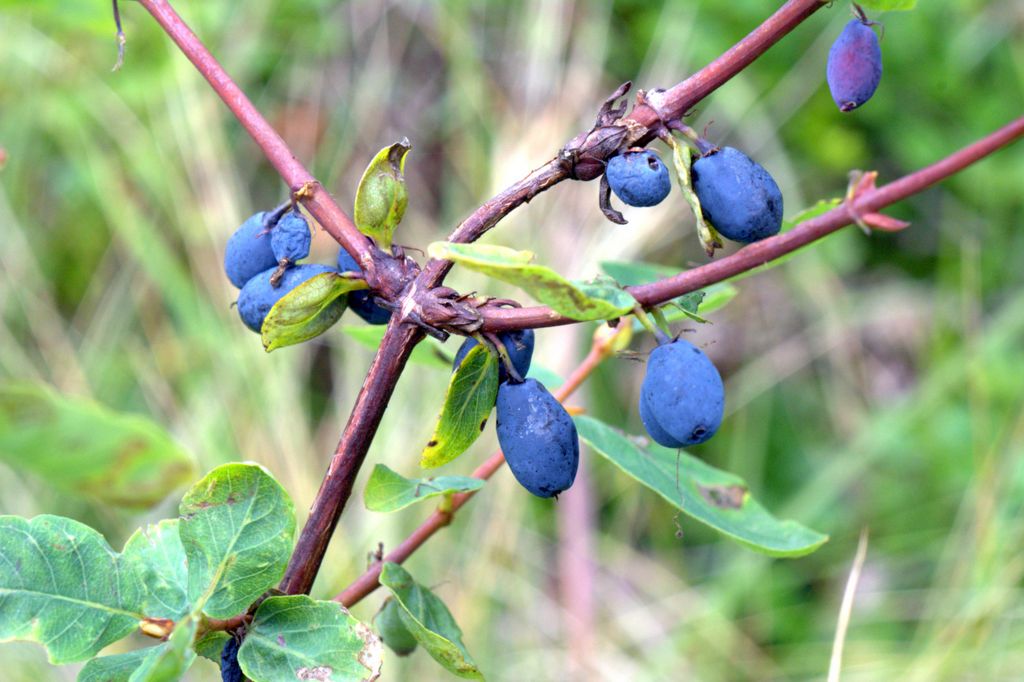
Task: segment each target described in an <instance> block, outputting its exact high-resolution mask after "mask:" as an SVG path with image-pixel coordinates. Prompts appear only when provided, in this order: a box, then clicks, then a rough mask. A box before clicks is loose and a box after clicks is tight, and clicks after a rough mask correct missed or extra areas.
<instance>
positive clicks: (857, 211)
mask: <svg viewBox="0 0 1024 682" xmlns="http://www.w3.org/2000/svg"><path fill="white" fill-rule="evenodd" d="M1022 135H1024V117H1021V118H1018V119H1017V120H1015V121H1013V122H1011V123H1009V124H1007V125H1005V126H1003V127H1002V128H1000V129H999V130H997V131H995V132H993V133H991V134H989V135H986V136H985V137H983V138H982V139H980V140H978V141H977V142H975V143H973V144H971V145H968V146H967V147H964V148H963V149H960V150H959V151H956V152H954V153H953V154H950V155H949V156H947V157H946V158H944V159H941V160H939V161H936V162H935V163H933V164H931V165H930V166H926V167H925V168H922V169H921V170H919V171H916V172H914V173H910V174H909V175H905V176H903V177H902V178H900V179H899V180H896V181H894V182H890V183H889V184H888V185H883V186H882V187H879V188H877V189H874V190H868V191H865V192H863V193H862V194H861V195H860V196H859V197H858V198H857V199H856V201H855V202H854V203H853V204H852V205H850V204H847V203H844V204H842V205H840V206H837V207H836V208H834V209H832V210H831V211H829V212H827V213H823V214H822V215H820V216H818V217H816V218H812V219H810V220H807V221H804V222H802V223H800V224H799V225H797V226H796V227H794V228H793V229H792V230H790V231H788V232H784V233H782V234H778V235H775V236H774V237H769V238H768V239H764V240H762V241H759V242H756V243H754V244H751V245H750V246H746V247H744V248H742V249H740V250H739V251H737V252H736V253H734V254H732V255H730V256H726V257H725V258H722V259H721V260H717V261H714V262H711V263H708V264H706V265H702V266H700V267H697V268H693V269H692V270H687V271H685V272H681V273H679V274H678V275H675V276H673V277H668V278H666V279H662V280H659V281H657V282H653V283H651V284H644V285H641V286H635V287H627V290H628V291H629V292H630V293H631V294H633V296H634V298H636V300H637V301H639V302H640V304H641V305H642V306H644V307H650V306H654V305H659V304H661V303H665V302H667V301H670V300H672V299H673V298H676V297H678V296H682V295H683V294H687V293H690V292H692V291H697V290H698V289H703V288H704V287H706V286H710V285H712V284H715V283H717V282H722V281H724V280H727V279H729V278H730V277H735V276H736V275H739V274H741V273H744V272H747V271H748V270H754V269H756V268H758V267H760V266H762V265H764V264H765V263H768V262H770V261H773V260H775V259H777V258H781V257H782V256H785V255H786V254H789V253H792V252H793V251H796V250H797V249H799V248H801V247H804V246H807V245H808V244H810V243H811V242H813V241H816V240H818V239H821V238H822V237H825V236H826V235H829V234H832V233H833V232H836V231H837V230H840V229H842V228H843V227H846V226H847V225H851V224H853V223H854V222H855V218H856V216H858V215H863V214H867V213H875V212H878V211H880V210H882V209H883V208H885V207H886V206H889V205H890V204H893V203H895V202H897V201H900V200H902V199H906V198H907V197H909V196H912V195H914V194H918V193H920V192H922V191H924V190H925V189H927V188H928V187H931V186H932V185H934V184H935V183H937V182H940V181H942V180H945V179H946V178H948V177H949V176H951V175H954V174H956V173H958V172H959V171H961V170H963V169H964V168H966V167H968V166H970V165H971V164H973V163H976V162H977V161H979V160H981V159H983V158H985V157H986V156H988V155H990V154H992V153H994V152H996V151H998V150H999V149H1001V148H1003V147H1005V146H1006V145H1008V144H1010V143H1012V142H1014V141H1015V140H1017V139H1019V138H1020V137H1021V136H1022ZM483 315H484V327H483V328H484V329H486V330H487V331H494V332H501V331H509V330H513V329H523V328H527V327H529V328H537V327H554V326H557V325H562V324H571V323H573V322H574V320H571V319H569V318H567V317H563V316H561V315H559V314H557V313H555V312H554V311H553V310H551V309H550V308H545V307H542V306H538V307H530V308H501V309H493V310H486V311H484V313H483Z"/></svg>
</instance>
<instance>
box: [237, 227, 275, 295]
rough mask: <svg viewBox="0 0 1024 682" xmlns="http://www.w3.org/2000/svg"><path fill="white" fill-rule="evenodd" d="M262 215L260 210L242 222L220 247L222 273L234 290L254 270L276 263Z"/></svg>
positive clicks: (258, 271)
mask: <svg viewBox="0 0 1024 682" xmlns="http://www.w3.org/2000/svg"><path fill="white" fill-rule="evenodd" d="M266 215H267V214H266V213H265V212H262V211H261V212H260V213H257V214H256V215H254V216H252V217H250V218H249V219H248V220H246V221H245V222H244V223H242V226H241V227H239V228H238V229H237V230H235V233H234V234H233V235H231V238H230V239H228V244H227V247H225V249H224V272H226V273H227V276H228V279H229V280H231V283H232V284H234V285H235V287H236V288H238V289H241V288H242V287H243V286H245V283H246V282H248V281H249V280H250V279H252V278H253V277H254V276H256V275H257V274H258V273H261V272H263V271H264V270H266V269H267V268H272V267H274V266H275V265H277V258H276V257H274V251H273V249H272V248H271V246H270V235H269V234H267V233H266V228H265V227H264V225H263V220H264V219H265V218H266Z"/></svg>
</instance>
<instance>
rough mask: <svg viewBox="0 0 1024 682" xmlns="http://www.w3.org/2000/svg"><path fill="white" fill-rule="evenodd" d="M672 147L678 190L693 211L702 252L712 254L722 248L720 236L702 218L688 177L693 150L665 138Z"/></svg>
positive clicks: (697, 200) (673, 139)
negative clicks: (702, 248)
mask: <svg viewBox="0 0 1024 682" xmlns="http://www.w3.org/2000/svg"><path fill="white" fill-rule="evenodd" d="M666 141H667V142H668V143H669V146H670V147H672V163H673V165H674V166H675V169H676V180H678V181H679V190H680V191H681V192H682V193H683V198H685V199H686V203H688V204H689V205H690V210H692V211H693V219H694V222H696V224H697V236H698V237H699V238H700V243H701V246H703V247H704V252H705V253H706V254H708V255H709V256H712V255H714V253H715V249H720V248H722V236H721V235H720V234H718V232H717V231H716V230H715V228H713V227H712V226H711V223H709V222H708V221H707V220H705V219H704V211H703V210H702V209H701V207H700V199H698V198H697V193H696V192H694V191H693V182H692V180H691V177H690V166H691V164H692V162H693V150H692V149H691V148H690V147H689V145H686V144H683V143H681V142H679V140H677V139H676V138H674V137H669V138H668V139H667V140H666Z"/></svg>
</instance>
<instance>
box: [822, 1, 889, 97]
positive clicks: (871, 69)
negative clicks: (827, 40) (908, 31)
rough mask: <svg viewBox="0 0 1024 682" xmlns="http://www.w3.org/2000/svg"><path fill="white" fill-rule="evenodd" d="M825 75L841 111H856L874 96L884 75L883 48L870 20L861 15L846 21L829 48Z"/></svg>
mask: <svg viewBox="0 0 1024 682" xmlns="http://www.w3.org/2000/svg"><path fill="white" fill-rule="evenodd" d="M825 75H826V78H827V80H828V89H829V90H830V91H831V92H832V99H833V100H835V103H836V106H838V107H839V110H840V111H853V110H854V109H856V108H857V107H859V106H861V105H862V104H864V103H865V102H867V101H868V100H869V99H871V96H872V95H873V94H875V90H876V89H877V88H878V82H879V81H880V80H881V79H882V48H881V47H880V46H879V44H878V35H877V34H876V33H875V32H874V31H873V30H871V27H870V26H869V25H868V24H866V23H864V22H863V21H861V20H860V19H851V20H850V23H848V24H846V28H844V29H843V32H842V33H840V34H839V37H838V38H836V42H834V43H832V49H831V50H829V52H828V67H827V68H826V70H825Z"/></svg>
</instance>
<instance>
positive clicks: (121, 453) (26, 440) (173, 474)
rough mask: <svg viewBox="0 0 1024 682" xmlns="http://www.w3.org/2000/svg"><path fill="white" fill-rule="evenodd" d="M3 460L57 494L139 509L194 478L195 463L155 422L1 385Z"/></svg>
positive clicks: (37, 389)
mask: <svg viewBox="0 0 1024 682" xmlns="http://www.w3.org/2000/svg"><path fill="white" fill-rule="evenodd" d="M0 459H2V460H3V461H4V462H5V463H7V464H9V465H10V466H12V467H14V468H16V469H19V470H21V471H27V472H30V473H32V474H34V475H36V476H38V477H39V478H41V479H42V480H45V481H46V482H47V483H48V484H50V485H52V486H54V487H56V488H58V489H60V490H66V491H69V492H74V493H79V494H83V495H88V496H90V497H93V498H96V499H97V500H99V501H101V502H103V503H105V504H110V505H115V506H119V507H129V508H138V509H142V508H146V507H151V506H153V505H154V504H156V503H157V502H159V501H160V500H162V499H164V498H165V497H166V496H167V494H168V493H170V492H171V491H172V490H174V489H175V488H177V487H178V486H183V485H185V484H186V483H187V482H188V481H190V480H192V479H193V478H194V477H195V462H194V459H193V458H192V456H191V455H190V454H189V453H188V452H187V451H186V450H184V449H183V448H182V447H181V446H180V445H178V444H177V443H175V442H174V440H172V439H171V437H170V436H169V435H167V433H166V432H165V431H164V430H163V429H161V428H160V427H159V426H157V425H156V424H154V423H153V422H151V421H150V420H148V419H145V418H143V417H140V416H136V415H128V414H120V413H117V412H113V411H111V410H108V409H106V408H105V407H102V406H101V405H99V404H97V403H95V402H93V401H91V400H86V399H83V398H70V397H65V396H62V395H60V394H58V393H56V392H54V391H52V390H50V389H49V388H47V387H45V386H42V385H35V384H24V383H17V384H5V385H2V386H0Z"/></svg>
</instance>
